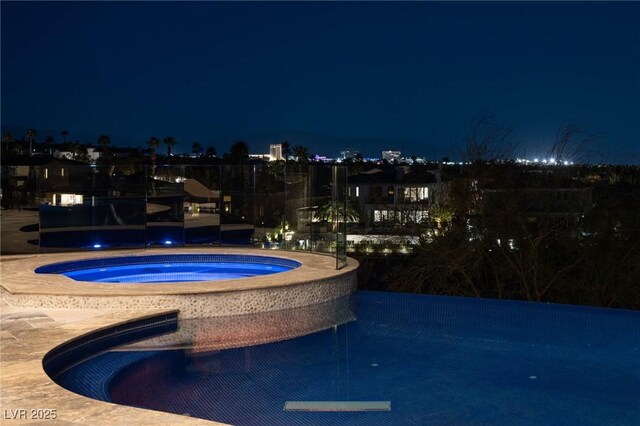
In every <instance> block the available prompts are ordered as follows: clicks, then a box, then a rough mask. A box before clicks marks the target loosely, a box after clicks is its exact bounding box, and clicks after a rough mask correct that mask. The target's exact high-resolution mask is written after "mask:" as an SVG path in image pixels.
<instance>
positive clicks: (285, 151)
mask: <svg viewBox="0 0 640 426" xmlns="http://www.w3.org/2000/svg"><path fill="white" fill-rule="evenodd" d="M281 145H282V156H283V157H284V160H285V161H286V160H288V159H289V157H291V145H290V144H289V141H284V142H282V144H281Z"/></svg>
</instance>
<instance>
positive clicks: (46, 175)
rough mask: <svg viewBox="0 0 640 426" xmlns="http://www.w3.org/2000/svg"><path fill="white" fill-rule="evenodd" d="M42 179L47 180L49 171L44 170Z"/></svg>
mask: <svg viewBox="0 0 640 426" xmlns="http://www.w3.org/2000/svg"><path fill="white" fill-rule="evenodd" d="M44 178H45V179H49V169H44Z"/></svg>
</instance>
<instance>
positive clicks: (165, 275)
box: [35, 254, 301, 283]
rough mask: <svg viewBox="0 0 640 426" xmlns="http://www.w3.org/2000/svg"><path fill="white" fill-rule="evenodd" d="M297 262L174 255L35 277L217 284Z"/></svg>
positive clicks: (54, 268) (73, 266)
mask: <svg viewBox="0 0 640 426" xmlns="http://www.w3.org/2000/svg"><path fill="white" fill-rule="evenodd" d="M300 265H301V263H300V262H297V261H295V260H291V259H283V258H279V257H271V256H251V255H238V254H176V255H164V254H163V255H149V256H120V257H106V258H98V259H87V260H75V261H70V262H60V263H53V264H49V265H44V266H41V267H39V268H37V269H36V270H35V272H36V273H37V274H62V275H65V276H67V277H69V278H71V279H73V280H75V281H90V282H100V283H176V282H194V281H218V280H229V279H239V278H249V277H255V276H259V275H270V274H277V273H279V272H286V271H290V270H292V269H295V268H298V267H299V266H300Z"/></svg>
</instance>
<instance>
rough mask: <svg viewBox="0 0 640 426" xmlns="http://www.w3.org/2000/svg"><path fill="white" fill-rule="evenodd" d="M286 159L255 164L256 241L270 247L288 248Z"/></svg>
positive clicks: (261, 245) (263, 246)
mask: <svg viewBox="0 0 640 426" xmlns="http://www.w3.org/2000/svg"><path fill="white" fill-rule="evenodd" d="M285 180H286V167H285V164H284V162H282V161H278V162H269V163H266V164H261V165H256V166H255V216H254V217H255V226H256V228H255V229H256V232H255V238H254V239H255V244H256V246H258V247H262V248H268V249H279V248H285V247H286V244H287V242H286V241H285V238H286V232H288V227H289V224H288V223H287V222H286V220H285V216H284V211H285V199H286V194H285Z"/></svg>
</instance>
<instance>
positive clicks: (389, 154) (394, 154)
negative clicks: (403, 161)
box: [382, 151, 400, 163]
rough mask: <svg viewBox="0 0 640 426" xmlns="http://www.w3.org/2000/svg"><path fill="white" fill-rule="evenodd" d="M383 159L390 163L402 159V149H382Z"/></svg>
mask: <svg viewBox="0 0 640 426" xmlns="http://www.w3.org/2000/svg"><path fill="white" fill-rule="evenodd" d="M382 159H383V160H387V161H388V162H390V163H392V162H394V161H400V151H382Z"/></svg>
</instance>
